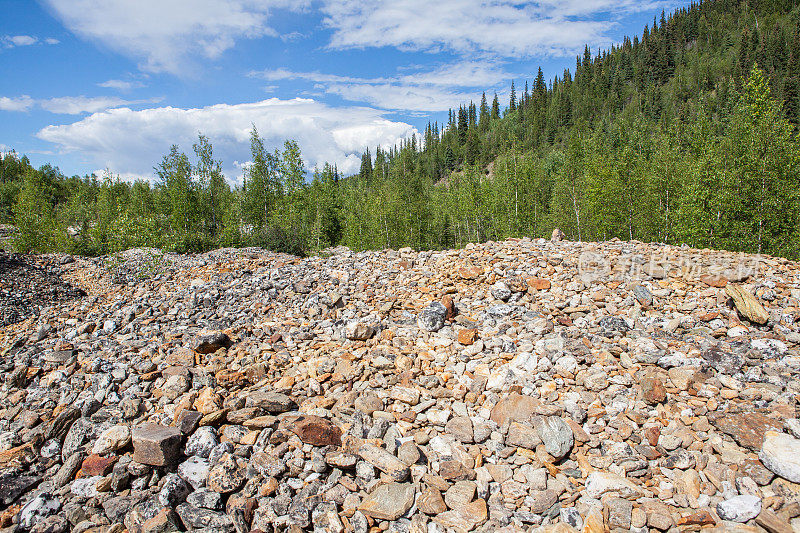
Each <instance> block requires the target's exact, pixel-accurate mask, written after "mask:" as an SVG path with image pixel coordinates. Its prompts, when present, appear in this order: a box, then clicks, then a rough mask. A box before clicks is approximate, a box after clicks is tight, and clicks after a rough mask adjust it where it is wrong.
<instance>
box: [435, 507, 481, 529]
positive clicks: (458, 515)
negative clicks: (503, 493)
mask: <svg viewBox="0 0 800 533" xmlns="http://www.w3.org/2000/svg"><path fill="white" fill-rule="evenodd" d="M487 516H488V507H487V506H486V500H483V499H479V500H475V501H474V502H472V503H470V504H468V505H465V506H464V507H462V508H460V509H454V510H452V511H447V512H444V513H441V514H440V515H438V516H436V517H434V519H433V521H434V522H436V523H437V524H439V525H440V526H442V527H444V528H446V529H453V530H455V531H458V532H459V533H460V532H463V531H472V530H473V529H475V528H476V527H478V526H480V525H481V524H483V523H484V522H486V518H487Z"/></svg>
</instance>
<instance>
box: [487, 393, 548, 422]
mask: <svg viewBox="0 0 800 533" xmlns="http://www.w3.org/2000/svg"><path fill="white" fill-rule="evenodd" d="M538 406H539V402H538V401H537V400H536V399H535V398H531V397H530V396H523V395H521V394H518V393H512V394H509V395H508V396H507V397H506V398H503V399H502V400H500V401H499V402H497V403H496V404H495V406H494V407H493V408H492V412H491V413H490V415H489V417H490V418H491V419H492V420H494V421H495V422H496V423H497V425H498V426H502V425H503V424H505V423H506V421H508V420H516V421H517V422H526V421H528V420H529V419H530V417H531V416H532V415H534V414H536V412H537V408H538Z"/></svg>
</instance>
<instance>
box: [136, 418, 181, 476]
mask: <svg viewBox="0 0 800 533" xmlns="http://www.w3.org/2000/svg"><path fill="white" fill-rule="evenodd" d="M182 439H183V435H181V432H180V430H179V429H177V428H173V427H166V426H159V425H156V424H149V425H146V426H143V427H138V428H135V429H134V430H133V460H134V461H136V462H137V463H142V464H145V465H152V466H167V465H169V464H173V463H174V462H175V461H176V460H177V459H178V456H179V455H180V445H181V440H182Z"/></svg>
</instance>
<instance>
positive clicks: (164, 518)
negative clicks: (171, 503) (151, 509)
mask: <svg viewBox="0 0 800 533" xmlns="http://www.w3.org/2000/svg"><path fill="white" fill-rule="evenodd" d="M180 523H181V522H180V519H179V518H178V515H177V514H176V513H175V511H173V510H172V509H169V508H166V507H165V508H163V509H161V510H160V511H159V512H158V513H156V515H155V516H154V517H153V518H150V519H149V520H146V521H145V522H144V523H143V524H142V525H141V527H140V528H138V529H139V531H138V532H137V533H172V532H173V531H180V530H181V527H180Z"/></svg>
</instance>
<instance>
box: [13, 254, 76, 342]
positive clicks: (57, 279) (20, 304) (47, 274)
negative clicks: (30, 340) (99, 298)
mask: <svg viewBox="0 0 800 533" xmlns="http://www.w3.org/2000/svg"><path fill="white" fill-rule="evenodd" d="M73 260H74V259H73V258H72V257H69V256H61V257H58V256H49V257H36V256H32V255H26V254H15V253H10V252H4V251H3V250H2V249H0V327H3V326H6V325H8V324H13V323H15V322H20V321H22V320H25V319H26V318H28V317H30V316H32V315H36V314H38V313H39V311H41V309H42V307H46V306H49V305H55V304H59V303H64V302H71V301H73V300H75V299H77V298H80V297H83V296H85V295H86V293H84V292H83V291H81V290H80V289H76V288H75V287H72V286H71V285H70V284H69V283H66V282H65V281H64V280H63V279H61V273H62V271H64V265H65V264H68V263H71V262H72V261H73Z"/></svg>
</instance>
